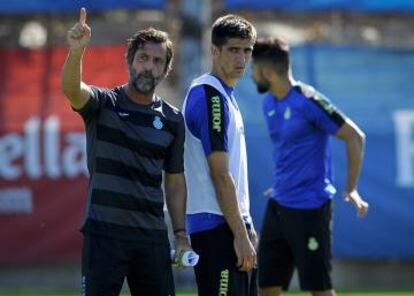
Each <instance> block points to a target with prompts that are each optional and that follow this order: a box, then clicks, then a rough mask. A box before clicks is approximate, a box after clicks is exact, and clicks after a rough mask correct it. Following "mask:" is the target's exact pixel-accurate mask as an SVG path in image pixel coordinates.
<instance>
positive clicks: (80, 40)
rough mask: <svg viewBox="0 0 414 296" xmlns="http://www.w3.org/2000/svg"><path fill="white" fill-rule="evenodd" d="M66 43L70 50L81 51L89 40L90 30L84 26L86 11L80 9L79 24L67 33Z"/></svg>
mask: <svg viewBox="0 0 414 296" xmlns="http://www.w3.org/2000/svg"><path fill="white" fill-rule="evenodd" d="M66 37H67V41H68V44H69V46H70V49H71V50H77V49H83V48H85V47H86V46H87V45H88V44H89V41H90V40H91V28H90V27H89V26H88V25H87V24H86V9H85V8H83V7H82V8H81V10H80V16H79V22H77V23H76V24H75V25H74V26H73V27H72V28H70V30H69V31H68V33H67V35H66Z"/></svg>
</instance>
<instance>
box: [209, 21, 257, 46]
mask: <svg viewBox="0 0 414 296" xmlns="http://www.w3.org/2000/svg"><path fill="white" fill-rule="evenodd" d="M230 38H240V39H250V40H253V41H256V29H255V28H254V26H253V25H252V24H251V23H250V22H248V21H247V20H246V19H244V18H242V17H241V16H237V15H234V14H228V15H225V16H222V17H220V18H218V19H217V20H216V21H215V22H214V24H213V26H212V30H211V42H212V43H213V44H214V45H215V46H218V47H221V46H223V45H224V44H226V43H227V41H228V40H229V39H230Z"/></svg>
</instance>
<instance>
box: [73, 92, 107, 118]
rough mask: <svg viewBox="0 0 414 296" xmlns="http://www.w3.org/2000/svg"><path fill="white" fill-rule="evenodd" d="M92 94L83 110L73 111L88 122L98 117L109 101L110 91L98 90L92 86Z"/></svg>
mask: <svg viewBox="0 0 414 296" xmlns="http://www.w3.org/2000/svg"><path fill="white" fill-rule="evenodd" d="M91 90H92V94H91V96H90V98H89V100H88V102H87V103H86V104H85V106H83V107H82V108H81V109H75V108H73V110H74V111H75V112H77V113H79V115H80V116H82V118H83V120H84V121H88V120H90V119H92V118H93V117H95V116H96V114H97V113H98V112H99V110H100V109H101V108H102V106H103V105H104V104H105V102H106V101H107V100H108V96H109V95H108V92H109V90H106V89H103V88H98V87H95V86H91Z"/></svg>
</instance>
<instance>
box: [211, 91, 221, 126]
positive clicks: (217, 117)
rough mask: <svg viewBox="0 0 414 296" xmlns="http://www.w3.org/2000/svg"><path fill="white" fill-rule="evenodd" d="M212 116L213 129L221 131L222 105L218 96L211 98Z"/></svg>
mask: <svg viewBox="0 0 414 296" xmlns="http://www.w3.org/2000/svg"><path fill="white" fill-rule="evenodd" d="M211 116H212V123H213V130H215V131H217V132H221V105H220V98H219V97H218V96H214V97H212V98H211Z"/></svg>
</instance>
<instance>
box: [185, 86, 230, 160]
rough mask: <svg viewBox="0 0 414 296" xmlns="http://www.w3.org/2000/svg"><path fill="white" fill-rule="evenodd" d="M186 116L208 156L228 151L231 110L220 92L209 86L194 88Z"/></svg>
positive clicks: (188, 100) (191, 130)
mask: <svg viewBox="0 0 414 296" xmlns="http://www.w3.org/2000/svg"><path fill="white" fill-rule="evenodd" d="M184 116H185V121H186V124H187V127H188V129H189V131H190V132H191V134H192V135H193V136H195V137H196V138H198V139H199V140H200V141H201V143H202V145H203V149H204V153H205V155H206V156H208V155H210V154H211V153H212V152H213V151H225V152H227V151H228V133H227V130H228V125H229V108H228V104H227V100H226V99H225V98H224V97H223V96H222V95H221V94H220V92H218V91H217V90H215V89H214V88H212V87H211V86H208V85H199V86H196V87H194V88H193V89H192V90H191V91H190V93H189V95H188V98H187V103H186V108H185V110H184Z"/></svg>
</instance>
